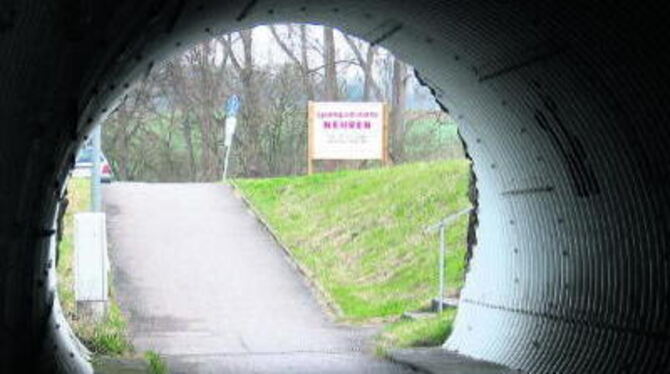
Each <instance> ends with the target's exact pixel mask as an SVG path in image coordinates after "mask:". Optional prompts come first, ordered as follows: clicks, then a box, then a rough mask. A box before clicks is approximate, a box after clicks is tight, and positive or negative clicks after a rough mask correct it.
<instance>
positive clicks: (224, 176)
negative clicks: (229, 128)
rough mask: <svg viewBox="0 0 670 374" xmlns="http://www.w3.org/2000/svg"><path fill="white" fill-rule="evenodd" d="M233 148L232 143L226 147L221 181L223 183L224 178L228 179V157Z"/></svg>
mask: <svg viewBox="0 0 670 374" xmlns="http://www.w3.org/2000/svg"><path fill="white" fill-rule="evenodd" d="M231 148H233V143H230V145H229V146H228V147H226V159H225V160H223V180H224V181H225V180H226V178H228V157H230V149H231Z"/></svg>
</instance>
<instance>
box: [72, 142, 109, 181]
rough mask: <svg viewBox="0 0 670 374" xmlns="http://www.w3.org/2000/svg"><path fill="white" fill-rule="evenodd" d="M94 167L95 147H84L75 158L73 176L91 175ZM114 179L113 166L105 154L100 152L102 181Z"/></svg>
mask: <svg viewBox="0 0 670 374" xmlns="http://www.w3.org/2000/svg"><path fill="white" fill-rule="evenodd" d="M92 168H93V148H91V147H84V148H82V149H81V150H80V151H79V154H78V155H77V159H76V160H75V164H74V169H73V170H72V176H73V177H90V176H91V169H92ZM113 180H114V173H112V167H111V166H110V165H109V162H108V161H107V158H106V157H105V155H104V154H103V153H102V151H101V152H100V181H101V182H102V183H111V182H112V181H113Z"/></svg>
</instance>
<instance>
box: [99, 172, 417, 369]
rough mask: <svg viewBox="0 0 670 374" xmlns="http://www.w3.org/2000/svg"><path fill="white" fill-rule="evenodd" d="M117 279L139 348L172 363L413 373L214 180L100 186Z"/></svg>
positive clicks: (177, 365)
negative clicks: (310, 283)
mask: <svg viewBox="0 0 670 374" xmlns="http://www.w3.org/2000/svg"><path fill="white" fill-rule="evenodd" d="M103 196H104V203H105V211H106V212H107V215H108V216H107V220H108V221H107V222H108V223H107V224H108V233H109V240H110V243H111V250H110V256H111V259H112V266H113V270H114V281H115V285H116V293H117V295H118V299H119V302H120V304H121V308H122V309H123V311H124V312H125V313H127V314H128V315H129V317H130V318H129V322H130V334H131V337H132V341H133V343H134V344H135V346H136V348H137V349H138V351H142V350H154V351H156V352H159V353H160V354H162V355H164V356H165V357H166V360H167V362H168V364H169V366H170V369H171V372H172V373H409V372H411V371H409V370H408V369H405V368H403V367H400V366H398V365H396V364H393V363H390V362H387V361H382V360H380V359H378V358H375V357H373V356H372V355H371V354H370V353H369V352H368V351H369V344H370V343H369V341H370V337H371V334H372V333H373V331H372V330H370V329H360V328H351V327H346V326H339V325H337V324H335V323H333V322H332V321H331V320H330V319H329V318H328V317H327V316H326V314H325V313H324V310H323V308H322V307H321V306H320V305H319V303H318V302H317V301H316V299H315V297H314V295H313V294H312V292H311V290H310V289H309V287H307V286H306V283H305V281H304V279H303V278H302V277H301V276H300V275H299V274H297V273H296V272H295V271H294V270H293V269H292V268H291V266H290V265H289V263H288V262H287V260H286V258H285V257H284V255H283V253H282V252H281V250H280V248H278V246H277V244H276V243H275V242H274V241H273V239H272V238H271V237H270V235H269V234H268V233H267V232H266V231H265V230H264V229H263V227H262V226H261V225H260V224H259V223H258V222H257V221H256V219H255V218H254V217H253V216H252V215H251V214H250V212H249V211H248V210H247V208H246V206H245V205H244V203H243V202H242V201H241V200H240V199H238V198H236V197H235V196H234V194H233V192H232V191H231V189H230V188H229V187H227V186H224V185H217V184H145V183H114V184H111V185H109V186H105V187H104V190H103Z"/></svg>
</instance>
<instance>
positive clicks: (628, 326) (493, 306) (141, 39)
mask: <svg viewBox="0 0 670 374" xmlns="http://www.w3.org/2000/svg"><path fill="white" fill-rule="evenodd" d="M669 13H670V12H669V11H668V6H667V5H664V4H663V3H662V2H656V3H655V4H647V5H644V6H639V5H636V4H627V3H621V2H614V1H612V2H598V3H593V4H591V3H583V2H577V1H567V2H558V1H539V2H508V1H482V2H478V1H477V2H475V1H453V2H442V1H430V0H417V1H412V2H406V1H393V0H370V1H365V2H360V1H350V0H337V1H328V2H325V1H305V0H303V1H299V0H249V1H239V2H233V1H205V0H203V1H189V2H187V1H183V0H173V1H171V0H164V1H147V2H143V3H141V4H138V3H136V2H132V1H107V0H105V1H97V2H94V3H89V2H79V1H69V0H68V1H54V2H42V1H32V0H30V1H9V2H5V4H3V7H2V9H0V43H2V45H3V47H4V48H2V49H1V50H0V56H1V59H0V66H1V67H2V71H3V73H2V78H0V87H2V91H1V92H2V93H1V95H2V99H1V100H0V108H1V109H0V113H1V116H2V125H1V126H2V136H1V137H0V212H2V213H1V214H0V247H1V248H2V250H1V251H0V269H1V270H0V276H1V277H0V296H1V297H0V311H2V316H1V317H0V318H1V319H0V322H2V324H0V368H1V370H0V371H2V372H12V370H14V369H15V368H17V367H33V368H34V366H35V365H37V366H38V368H37V369H40V370H42V371H45V372H53V371H61V372H87V371H89V370H90V367H89V366H88V365H87V364H86V360H85V358H84V357H82V355H81V354H80V350H79V349H78V348H77V346H76V341H75V339H74V338H73V337H72V335H71V333H70V332H69V329H68V328H67V324H66V323H65V322H64V321H63V319H62V316H60V314H59V307H58V302H57V296H56V294H55V287H54V281H53V277H54V275H53V272H54V269H53V268H54V266H53V256H52V253H50V250H49V248H51V247H52V245H51V244H52V241H53V238H54V234H55V232H54V230H53V221H54V216H55V214H56V210H57V207H58V202H59V199H60V198H61V197H62V190H63V183H64V181H65V179H66V176H67V172H68V169H69V167H70V166H71V165H72V163H73V159H74V154H75V152H76V150H77V147H78V145H79V144H80V143H81V142H82V141H83V139H84V136H85V134H87V132H88V130H89V129H90V128H91V126H92V125H93V124H94V123H98V122H100V121H103V120H104V119H105V117H106V116H107V115H108V114H109V113H110V112H111V111H112V110H113V109H114V107H115V106H116V105H118V103H119V102H120V101H121V100H123V97H124V94H125V92H126V91H127V90H128V89H129V87H130V86H131V85H132V84H133V82H134V81H136V80H138V79H142V77H143V76H146V75H147V74H148V72H150V71H151V69H152V68H153V66H154V65H155V64H156V63H158V62H159V61H160V60H162V59H163V58H166V57H167V56H169V55H171V54H173V53H175V52H176V51H180V50H183V49H184V48H187V47H188V46H189V45H191V44H192V43H194V42H196V41H199V40H201V39H203V38H205V37H207V36H208V35H213V34H219V33H225V32H232V31H236V30H240V29H244V28H249V27H252V26H256V25H262V24H268V23H280V22H308V23H318V24H325V25H329V26H333V27H337V28H339V29H341V30H342V31H344V32H346V33H349V34H352V35H355V36H358V37H360V38H363V39H366V40H368V41H370V42H371V43H373V44H379V45H382V46H384V47H385V48H387V49H389V50H390V51H392V52H393V53H394V54H396V55H397V56H398V57H399V58H401V59H403V60H405V61H407V62H408V63H411V64H412V65H414V66H415V67H416V69H417V70H418V71H420V72H421V76H420V78H421V80H422V81H423V83H424V84H426V85H427V86H429V87H430V88H431V90H433V92H434V94H435V96H436V98H437V100H438V101H439V103H440V104H441V105H442V107H443V108H444V109H445V110H446V111H448V112H449V113H450V115H451V116H453V117H454V118H456V120H457V121H458V123H459V126H460V128H459V130H460V133H461V135H462V137H463V140H464V143H465V145H466V149H467V154H468V156H469V157H470V158H471V159H472V162H473V171H474V174H475V176H476V185H475V188H476V194H475V195H476V197H477V199H476V201H475V205H476V211H475V219H472V220H471V223H472V225H473V226H472V232H473V235H471V237H470V245H471V246H472V248H471V250H472V253H473V257H472V260H471V262H470V269H469V272H468V274H467V275H466V283H465V287H464V289H463V291H462V293H461V303H460V308H459V312H458V315H457V319H456V323H455V327H454V331H453V333H452V335H451V337H450V338H449V339H448V340H447V342H445V345H444V347H445V349H449V350H452V351H456V352H458V353H461V354H464V355H466V356H471V357H474V358H478V359H483V360H487V361H492V362H496V363H500V364H503V365H506V366H508V367H510V368H513V369H519V370H521V371H523V372H533V373H558V372H566V373H567V372H589V373H598V372H602V373H612V372H628V373H651V372H653V373H665V372H670V369H669V367H670V313H669V312H670V301H669V300H670V275H669V274H670V248H669V247H668V239H670V224H669V222H670V221H669V219H668V216H669V213H670V208H669V207H670V204H668V203H669V202H670V201H669V200H670V199H669V192H668V191H669V190H668V181H669V180H670V167H669V165H670V152H669V151H668V150H667V146H668V145H669V144H670V132H669V130H668V129H667V126H666V124H667V122H668V119H669V118H670V109H668V107H667V105H665V103H664V101H663V98H664V97H667V96H668V93H669V92H668V91H670V89H669V88H668V86H666V85H665V84H664V82H665V81H668V78H669V77H668V75H670V74H669V72H668V68H667V66H668V62H669V61H668V59H667V57H665V56H666V55H667V53H666V52H667V43H663V42H662V40H663V39H664V38H665V36H666V35H668V26H667V25H666V23H665V22H664V20H665V18H667V15H668V14H669Z"/></svg>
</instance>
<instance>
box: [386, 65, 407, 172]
mask: <svg viewBox="0 0 670 374" xmlns="http://www.w3.org/2000/svg"><path fill="white" fill-rule="evenodd" d="M406 82H407V66H406V65H405V64H404V63H403V62H402V61H400V60H398V59H397V58H394V60H393V82H392V97H391V113H390V117H391V118H390V122H391V123H390V126H391V160H392V161H393V162H394V163H398V162H402V161H403V160H404V157H405V120H404V113H405V97H406V91H407V90H406Z"/></svg>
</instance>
